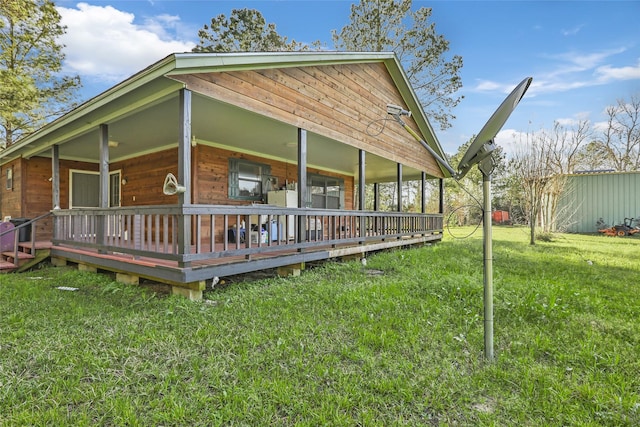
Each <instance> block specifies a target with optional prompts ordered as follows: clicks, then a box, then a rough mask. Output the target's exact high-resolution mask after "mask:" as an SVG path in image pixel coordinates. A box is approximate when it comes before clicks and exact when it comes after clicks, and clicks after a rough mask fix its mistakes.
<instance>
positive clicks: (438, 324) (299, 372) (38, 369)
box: [0, 227, 640, 426]
mask: <svg viewBox="0 0 640 427" xmlns="http://www.w3.org/2000/svg"><path fill="white" fill-rule="evenodd" d="M459 233H460V234H461V235H462V234H466V233H464V232H463V231H460V232H459ZM527 239H528V234H527V230H525V229H521V228H498V227H496V228H494V245H493V248H494V288H495V289H494V306H495V307H494V308H495V326H494V329H495V332H494V333H495V335H494V342H495V361H494V362H493V363H487V362H485V361H484V359H483V345H484V344H483V342H484V341H483V319H482V313H483V305H482V294H483V291H482V287H483V285H482V233H481V231H480V230H479V231H478V232H477V233H476V234H475V235H474V236H473V237H471V238H469V239H454V238H452V237H451V236H450V235H449V234H445V239H444V241H443V242H442V243H439V244H437V245H433V246H425V247H421V248H417V249H410V250H401V251H395V252H385V253H380V254H376V255H372V256H371V257H369V258H368V262H367V265H366V267H364V266H363V265H362V264H361V263H358V262H349V263H334V262H331V263H326V264H324V265H322V266H320V267H317V268H313V269H309V270H307V271H305V272H304V273H303V274H302V276H301V277H297V278H286V279H283V278H266V279H261V280H257V281H253V282H237V283H234V284H233V285H231V286H224V287H220V288H219V289H215V290H213V291H210V292H207V293H206V294H205V297H206V298H207V300H208V301H207V302H191V301H188V300H186V299H182V298H179V297H166V296H158V295H156V294H153V293H150V292H149V291H146V290H144V289H141V288H140V287H131V286H126V285H121V284H118V283H115V282H114V281H113V279H112V278H110V277H109V276H107V275H94V274H91V273H83V272H78V271H76V270H73V269H69V268H43V269H40V270H37V271H33V272H29V273H24V274H17V275H3V276H0V328H1V329H0V425H2V426H14V425H15V426H18V425H19V426H22V425H36V426H40V425H52V426H64V425H73V426H82V425H87V426H89V425H91V426H93V425H114V426H152V425H154V426H158V425H162V426H173V425H184V426H215V425H239V426H245V425H246V426H263V425H302V426H305V425H306V426H319V425H334V426H335V425H338V426H343V425H344V426H350V425H362V426H395V425H407V426H415V425H427V426H430V425H473V426H476V425H525V426H542V425H545V426H548V425H557V426H568V425H579V426H584V425H592V426H601V425H610V426H625V425H627V426H637V425H640V328H639V327H638V325H639V320H640V297H639V294H640V238H638V237H628V238H614V237H605V236H600V235H597V236H578V235H558V236H556V237H555V239H554V240H553V241H552V242H542V243H539V244H538V245H536V246H534V247H531V246H529V245H528V243H527ZM59 286H67V287H75V288H78V290H77V291H64V290H58V289H56V287H59Z"/></svg>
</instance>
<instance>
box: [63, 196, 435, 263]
mask: <svg viewBox="0 0 640 427" xmlns="http://www.w3.org/2000/svg"><path fill="white" fill-rule="evenodd" d="M53 215H54V234H53V243H54V245H61V244H62V245H70V246H75V247H87V248H93V249H96V250H98V251H100V252H103V253H110V252H111V253H122V254H130V255H132V256H135V257H153V258H160V259H166V260H171V261H176V262H178V263H179V265H181V266H188V265H190V263H192V262H194V261H203V260H208V259H212V258H223V257H231V256H245V257H247V258H248V257H250V256H251V255H254V254H264V253H274V252H278V251H285V250H289V251H290V250H292V249H296V250H305V248H310V247H313V246H318V245H319V244H322V245H331V246H337V245H342V244H364V243H366V242H367V241H373V240H376V241H380V240H389V239H402V238H405V237H417V236H425V235H430V234H433V233H438V232H442V215H440V214H420V213H405V212H374V211H344V210H323V209H297V208H283V207H274V206H264V205H251V206H222V205H188V206H178V205H163V206H147V207H128V208H127V207H125V208H110V209H95V208H88V209H72V210H55V211H53Z"/></svg>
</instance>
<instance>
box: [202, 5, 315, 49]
mask: <svg viewBox="0 0 640 427" xmlns="http://www.w3.org/2000/svg"><path fill="white" fill-rule="evenodd" d="M198 37H199V38H200V42H199V43H198V45H197V46H196V47H194V48H193V52H276V51H298V50H307V49H308V46H307V45H305V44H303V43H298V42H296V41H295V40H291V41H288V39H287V37H284V36H281V35H279V34H278V33H277V31H276V25H275V24H273V23H270V24H267V23H266V21H265V19H264V17H263V16H262V14H261V13H260V12H259V11H257V10H255V9H246V8H245V9H233V10H232V11H231V15H230V17H229V18H228V19H227V17H226V16H225V15H224V14H220V15H218V16H216V17H215V18H211V25H205V26H204V27H203V28H202V29H201V30H200V31H198Z"/></svg>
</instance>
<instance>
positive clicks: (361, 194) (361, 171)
mask: <svg viewBox="0 0 640 427" xmlns="http://www.w3.org/2000/svg"><path fill="white" fill-rule="evenodd" d="M358 154H359V156H358V180H359V184H358V210H361V211H363V210H364V208H365V200H364V199H365V185H366V182H365V178H364V175H365V169H366V166H365V157H366V154H365V151H364V150H360V151H359V152H358ZM366 235H367V228H366V222H365V217H364V215H360V238H364V237H366Z"/></svg>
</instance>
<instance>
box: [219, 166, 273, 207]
mask: <svg viewBox="0 0 640 427" xmlns="http://www.w3.org/2000/svg"><path fill="white" fill-rule="evenodd" d="M270 172H271V169H270V167H269V166H268V165H263V164H261V163H254V162H250V161H248V160H242V159H229V198H230V199H241V200H262V197H263V194H264V188H265V183H264V179H266V178H267V177H268V176H269V174H270Z"/></svg>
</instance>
